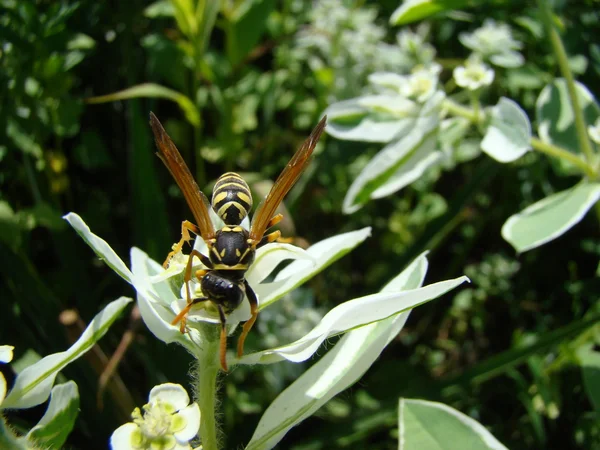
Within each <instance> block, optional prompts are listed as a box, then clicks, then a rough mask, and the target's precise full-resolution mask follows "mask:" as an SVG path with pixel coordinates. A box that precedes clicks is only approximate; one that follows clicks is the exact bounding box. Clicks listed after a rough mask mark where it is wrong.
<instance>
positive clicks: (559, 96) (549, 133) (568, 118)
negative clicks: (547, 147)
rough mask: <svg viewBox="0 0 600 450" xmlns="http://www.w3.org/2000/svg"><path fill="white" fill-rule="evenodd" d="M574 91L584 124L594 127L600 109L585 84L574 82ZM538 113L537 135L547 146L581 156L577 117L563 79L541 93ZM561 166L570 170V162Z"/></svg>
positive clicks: (599, 114)
mask: <svg viewBox="0 0 600 450" xmlns="http://www.w3.org/2000/svg"><path fill="white" fill-rule="evenodd" d="M575 88H576V92H577V97H578V99H579V107H580V108H581V110H582V112H583V117H584V118H585V122H586V123H587V124H588V125H590V124H593V123H595V122H596V120H597V119H598V118H599V117H600V106H599V105H598V103H597V102H596V100H595V99H594V96H593V95H592V93H591V92H590V91H589V90H588V88H587V87H585V86H584V85H583V84H581V83H578V82H575ZM535 111H536V119H537V123H538V133H539V136H540V138H541V139H542V140H543V141H544V142H548V143H550V144H554V145H557V146H559V147H563V148H566V149H567V150H570V151H571V152H573V153H581V150H580V148H579V141H578V140H577V130H576V128H575V115H574V114H573V108H571V102H570V101H569V93H568V89H567V83H566V81H565V80H564V78H559V79H556V80H554V81H553V82H552V83H550V84H548V85H547V86H546V87H544V89H542V92H540V95H539V97H538V99H537V102H536V105H535ZM561 161H562V160H561ZM560 164H561V166H562V167H563V168H568V167H570V163H568V162H566V163H565V162H561V163H560Z"/></svg>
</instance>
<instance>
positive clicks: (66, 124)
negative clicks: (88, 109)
mask: <svg viewBox="0 0 600 450" xmlns="http://www.w3.org/2000/svg"><path fill="white" fill-rule="evenodd" d="M82 111H83V104H82V103H81V101H79V100H74V99H70V98H63V99H62V100H61V101H60V103H58V107H57V108H56V110H55V111H54V117H53V121H52V128H53V129H54V132H55V133H56V134H57V136H64V137H71V136H74V135H75V134H77V132H78V131H79V116H81V112H82Z"/></svg>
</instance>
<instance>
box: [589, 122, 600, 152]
mask: <svg viewBox="0 0 600 450" xmlns="http://www.w3.org/2000/svg"><path fill="white" fill-rule="evenodd" d="M588 134H589V135H590V138H591V139H592V141H594V142H595V143H596V144H598V145H600V117H598V118H597V119H596V123H595V124H594V125H590V126H589V127H588Z"/></svg>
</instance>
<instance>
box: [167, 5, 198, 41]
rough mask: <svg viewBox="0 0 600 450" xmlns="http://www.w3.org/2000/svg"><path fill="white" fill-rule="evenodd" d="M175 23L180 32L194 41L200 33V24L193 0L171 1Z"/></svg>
mask: <svg viewBox="0 0 600 450" xmlns="http://www.w3.org/2000/svg"><path fill="white" fill-rule="evenodd" d="M171 5H172V6H173V13H174V15H175V21H176V22H177V26H178V27H179V30H180V31H181V32H182V33H183V34H185V35H186V37H187V38H188V39H189V40H190V41H193V39H194V37H195V36H196V34H197V32H198V22H196V14H194V2H193V1H192V0H171Z"/></svg>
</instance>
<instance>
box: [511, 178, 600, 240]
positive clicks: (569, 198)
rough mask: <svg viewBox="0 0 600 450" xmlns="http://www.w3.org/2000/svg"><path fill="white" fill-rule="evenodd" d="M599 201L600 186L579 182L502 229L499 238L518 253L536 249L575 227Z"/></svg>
mask: <svg viewBox="0 0 600 450" xmlns="http://www.w3.org/2000/svg"><path fill="white" fill-rule="evenodd" d="M598 199H600V183H581V184H578V185H577V186H575V187H572V188H570V189H567V190H566V191H562V192H558V193H556V194H553V195H550V196H549V197H546V198H544V199H542V200H540V201H538V202H537V203H534V204H533V205H531V206H528V207H527V208H525V209H524V210H523V211H521V212H520V213H518V214H515V215H513V216H511V217H510V218H509V219H508V220H507V221H506V222H505V223H504V225H503V226H502V237H503V238H504V239H506V240H507V241H508V242H509V243H510V244H511V245H512V246H513V247H514V248H515V249H516V250H517V251H518V252H525V251H527V250H531V249H532V248H536V247H539V246H540V245H543V244H545V243H546V242H550V241H552V240H554V239H556V238H557V237H559V236H562V235H563V234H564V233H566V232H567V231H568V230H569V229H571V228H572V227H573V226H575V225H576V224H577V223H579V221H581V219H583V217H584V216H585V215H586V213H587V212H588V211H589V209H590V208H591V207H592V206H594V204H595V203H596V202H597V201H598Z"/></svg>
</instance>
